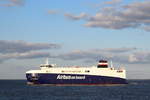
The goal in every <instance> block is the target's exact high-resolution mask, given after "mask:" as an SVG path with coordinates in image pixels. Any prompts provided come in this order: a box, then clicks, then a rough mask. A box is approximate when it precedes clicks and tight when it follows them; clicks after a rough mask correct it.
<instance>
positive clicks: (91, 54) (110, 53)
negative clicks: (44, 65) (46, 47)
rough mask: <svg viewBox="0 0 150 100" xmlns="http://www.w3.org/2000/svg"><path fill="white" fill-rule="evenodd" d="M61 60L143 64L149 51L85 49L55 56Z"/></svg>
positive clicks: (147, 57) (149, 57)
mask: <svg viewBox="0 0 150 100" xmlns="http://www.w3.org/2000/svg"><path fill="white" fill-rule="evenodd" d="M55 58H59V59H63V60H83V61H85V62H87V61H88V62H90V61H92V62H95V61H98V60H100V59H106V60H112V61H115V62H118V63H126V64H127V63H128V64H135V63H138V64H143V63H150V52H147V51H143V52H139V51H138V50H137V49H136V48H105V49H92V50H87V51H81V50H77V51H73V52H70V53H66V54H61V55H57V56H55Z"/></svg>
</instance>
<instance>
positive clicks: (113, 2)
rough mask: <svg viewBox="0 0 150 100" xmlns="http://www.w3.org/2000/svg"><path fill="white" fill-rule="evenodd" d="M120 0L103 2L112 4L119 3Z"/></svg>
mask: <svg viewBox="0 0 150 100" xmlns="http://www.w3.org/2000/svg"><path fill="white" fill-rule="evenodd" d="M121 1H122V0H110V1H106V2H104V4H111V5H114V4H118V3H120V2H121Z"/></svg>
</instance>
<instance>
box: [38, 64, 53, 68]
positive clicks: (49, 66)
mask: <svg viewBox="0 0 150 100" xmlns="http://www.w3.org/2000/svg"><path fill="white" fill-rule="evenodd" d="M43 67H47V68H51V67H53V66H52V65H50V64H48V65H47V64H41V65H40V68H43Z"/></svg>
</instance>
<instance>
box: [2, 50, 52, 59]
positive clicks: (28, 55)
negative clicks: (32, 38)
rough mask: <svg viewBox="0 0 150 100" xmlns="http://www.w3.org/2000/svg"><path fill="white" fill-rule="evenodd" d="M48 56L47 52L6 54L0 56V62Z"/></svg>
mask: <svg viewBox="0 0 150 100" xmlns="http://www.w3.org/2000/svg"><path fill="white" fill-rule="evenodd" d="M49 56H50V53H49V52H24V53H7V54H0V61H5V60H8V59H33V58H41V57H49Z"/></svg>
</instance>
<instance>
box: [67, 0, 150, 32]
mask: <svg viewBox="0 0 150 100" xmlns="http://www.w3.org/2000/svg"><path fill="white" fill-rule="evenodd" d="M117 3H121V4H119V5H117V6H116V5H114V4H117ZM110 4H111V6H110ZM149 5H150V1H148V0H143V1H134V2H130V3H128V4H123V1H122V0H111V1H107V2H104V5H103V6H102V7H101V9H100V10H99V11H98V12H97V13H96V14H95V15H91V16H90V14H87V13H80V14H79V15H73V14H70V13H66V14H64V16H66V17H67V18H69V19H71V20H80V19H83V20H85V21H86V23H85V24H84V26H86V27H94V28H106V29H115V30H121V29H126V28H132V29H143V30H145V31H149V30H150V28H149V27H150V13H149V12H150V6H149Z"/></svg>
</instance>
